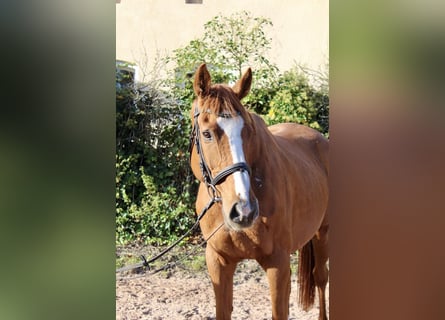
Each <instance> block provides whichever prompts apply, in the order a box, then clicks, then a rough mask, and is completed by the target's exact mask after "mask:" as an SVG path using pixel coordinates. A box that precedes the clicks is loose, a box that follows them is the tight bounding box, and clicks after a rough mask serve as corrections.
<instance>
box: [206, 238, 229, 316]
mask: <svg viewBox="0 0 445 320" xmlns="http://www.w3.org/2000/svg"><path fill="white" fill-rule="evenodd" d="M206 263H207V269H208V271H209V275H210V279H211V280H212V284H213V290H214V292H215V300H216V319H217V320H230V318H231V314H232V309H233V305H232V303H233V274H234V273H235V269H236V265H237V263H236V262H229V261H227V259H225V258H224V257H222V256H221V255H219V254H218V253H217V252H215V250H213V249H212V247H211V246H209V245H208V246H207V248H206Z"/></svg>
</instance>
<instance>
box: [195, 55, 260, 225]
mask: <svg viewBox="0 0 445 320" xmlns="http://www.w3.org/2000/svg"><path fill="white" fill-rule="evenodd" d="M251 83H252V71H251V70H250V68H249V69H248V70H247V71H246V72H245V73H244V74H243V75H242V77H241V78H240V79H239V80H238V81H237V83H236V84H235V85H234V86H233V87H229V86H227V85H223V84H212V83H211V77H210V74H209V72H208V70H207V67H206V65H205V64H202V65H201V66H200V67H199V68H198V70H197V71H196V74H195V79H194V84H193V88H194V91H195V94H196V96H197V98H196V99H195V101H194V102H193V106H192V110H191V116H192V123H193V130H192V140H193V141H192V145H191V146H192V152H191V166H192V170H193V173H194V174H195V176H196V177H197V178H198V179H199V180H201V182H202V183H205V184H206V186H207V188H208V189H209V190H211V192H213V197H215V198H217V199H218V201H220V202H221V203H222V214H223V217H224V221H225V224H226V225H227V226H228V227H229V228H231V229H233V230H241V229H243V228H247V227H250V226H251V225H252V223H253V222H254V221H255V219H256V218H257V217H258V212H259V211H258V200H257V198H256V197H255V195H254V193H253V191H252V189H251V186H250V182H251V169H250V166H251V165H252V164H253V161H254V159H256V157H257V156H258V155H256V153H255V143H253V139H254V137H255V127H254V124H253V120H252V118H251V115H250V114H249V112H248V111H247V110H246V109H245V108H244V106H243V105H242V104H241V99H242V98H244V97H245V96H246V95H247V94H248V93H249V90H250V85H251ZM193 143H194V144H193Z"/></svg>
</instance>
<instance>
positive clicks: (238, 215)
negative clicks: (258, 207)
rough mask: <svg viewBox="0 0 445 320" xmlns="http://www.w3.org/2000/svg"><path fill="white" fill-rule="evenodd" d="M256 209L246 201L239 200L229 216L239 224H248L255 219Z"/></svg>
mask: <svg viewBox="0 0 445 320" xmlns="http://www.w3.org/2000/svg"><path fill="white" fill-rule="evenodd" d="M254 211H255V210H251V209H250V206H247V204H246V203H245V202H238V203H235V204H234V205H233V207H232V209H231V210H230V215H229V217H230V220H232V221H233V222H235V223H237V224H240V225H243V226H248V225H250V224H251V222H252V221H253V216H254Z"/></svg>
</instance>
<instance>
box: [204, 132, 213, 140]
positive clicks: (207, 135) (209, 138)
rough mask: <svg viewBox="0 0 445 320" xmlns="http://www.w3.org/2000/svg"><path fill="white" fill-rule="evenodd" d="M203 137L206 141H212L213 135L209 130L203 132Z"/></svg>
mask: <svg viewBox="0 0 445 320" xmlns="http://www.w3.org/2000/svg"><path fill="white" fill-rule="evenodd" d="M202 136H203V137H204V139H205V140H208V141H210V140H212V134H211V133H210V131H209V130H205V131H203V132H202Z"/></svg>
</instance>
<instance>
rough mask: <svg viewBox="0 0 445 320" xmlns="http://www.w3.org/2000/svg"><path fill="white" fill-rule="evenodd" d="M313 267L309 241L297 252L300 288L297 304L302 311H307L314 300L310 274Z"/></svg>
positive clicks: (312, 252)
mask: <svg viewBox="0 0 445 320" xmlns="http://www.w3.org/2000/svg"><path fill="white" fill-rule="evenodd" d="M314 266H315V258H314V249H313V245H312V241H309V242H308V243H306V244H305V245H304V246H303V248H301V249H300V250H299V256H298V283H299V287H300V290H299V299H298V303H299V305H300V306H301V308H303V310H304V311H308V310H309V309H310V308H311V307H312V306H313V304H314V300H315V280H314V274H313V273H312V271H313V269H314Z"/></svg>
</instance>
